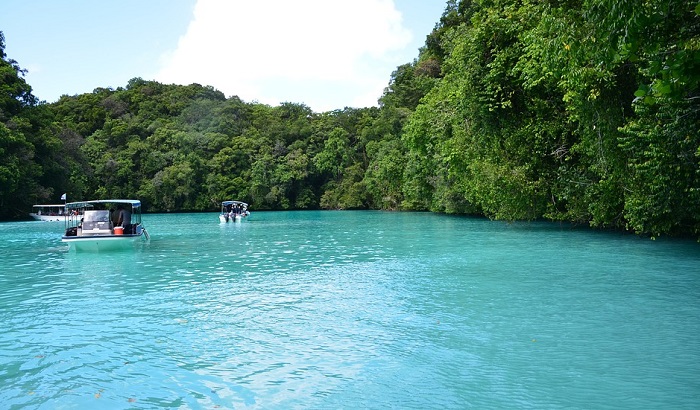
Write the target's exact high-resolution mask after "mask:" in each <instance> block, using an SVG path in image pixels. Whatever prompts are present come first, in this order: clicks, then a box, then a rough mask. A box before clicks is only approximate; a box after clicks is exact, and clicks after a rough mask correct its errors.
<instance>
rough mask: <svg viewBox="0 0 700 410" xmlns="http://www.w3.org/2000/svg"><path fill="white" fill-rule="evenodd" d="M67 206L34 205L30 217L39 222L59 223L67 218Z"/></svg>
mask: <svg viewBox="0 0 700 410" xmlns="http://www.w3.org/2000/svg"><path fill="white" fill-rule="evenodd" d="M65 210H66V205H65V204H52V205H34V206H33V207H32V212H30V213H29V216H31V217H32V218H34V219H35V220H37V221H45V222H59V221H63V220H64V219H65V218H64V216H65Z"/></svg>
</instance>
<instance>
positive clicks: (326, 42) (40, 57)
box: [0, 0, 447, 112]
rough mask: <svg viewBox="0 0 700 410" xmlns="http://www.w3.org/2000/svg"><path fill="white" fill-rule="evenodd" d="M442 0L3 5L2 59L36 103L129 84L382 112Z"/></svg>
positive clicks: (68, 0) (24, 0)
mask: <svg viewBox="0 0 700 410" xmlns="http://www.w3.org/2000/svg"><path fill="white" fill-rule="evenodd" d="M446 4H447V2H446V0H292V1H290V0H255V1H251V0H120V1H94V0H62V1H56V0H3V5H2V12H1V13H0V31H2V32H3V33H4V35H5V45H6V48H5V52H6V54H7V57H8V58H11V59H14V60H16V61H17V62H18V63H19V65H20V66H21V67H22V68H24V69H26V70H28V73H27V75H26V76H25V79H26V80H27V82H28V83H29V84H30V85H31V86H32V87H33V89H34V95H35V96H37V97H38V98H39V99H41V100H44V101H48V102H53V101H56V100H57V99H58V98H59V97H60V96H61V95H64V94H67V95H75V94H82V93H89V92H92V90H93V89H95V88H97V87H112V88H117V87H125V86H126V84H127V82H128V81H129V80H130V79H131V78H134V77H141V78H143V79H145V80H156V81H159V82H163V83H166V84H171V83H174V84H190V83H199V84H202V85H211V86H213V87H214V88H216V89H218V90H220V91H222V92H223V93H224V94H226V96H227V97H231V96H233V95H237V96H239V97H240V98H241V99H243V100H244V101H246V102H253V101H257V102H261V103H264V104H270V105H277V104H279V103H281V102H294V103H303V104H306V105H308V106H310V107H311V108H312V109H313V110H314V111H317V112H321V111H328V110H333V109H342V108H344V107H366V106H373V105H376V104H377V99H378V98H379V97H380V96H381V94H382V90H383V88H384V87H386V85H387V84H388V82H389V80H390V76H391V72H392V71H394V69H396V67H397V66H399V65H401V64H404V63H408V62H411V61H413V59H414V58H416V57H417V56H418V49H419V48H420V47H422V46H423V45H424V43H425V37H426V35H427V34H429V33H430V31H431V30H432V29H433V27H434V26H435V24H436V23H437V22H438V20H439V19H440V16H441V15H442V13H443V11H444V9H445V7H446Z"/></svg>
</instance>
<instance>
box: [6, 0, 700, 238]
mask: <svg viewBox="0 0 700 410" xmlns="http://www.w3.org/2000/svg"><path fill="white" fill-rule="evenodd" d="M4 49H5V43H4V37H3V36H2V33H1V32H0V219H12V218H18V217H21V216H23V215H25V214H26V213H27V212H28V209H29V207H30V206H31V205H32V204H34V203H41V202H55V200H56V199H57V198H58V197H59V196H60V195H61V194H62V193H64V192H66V193H68V196H69V198H74V199H76V200H78V199H94V198H102V197H137V198H139V199H141V200H142V202H143V204H144V208H145V209H146V210H147V211H150V212H169V211H173V212H177V211H214V210H216V209H218V204H219V203H220V202H221V201H222V200H227V199H240V200H244V201H246V202H248V203H250V204H251V207H252V208H253V209H259V210H260V209H269V210H275V209H320V208H324V209H387V210H420V211H433V212H445V213H455V214H475V215H485V216H487V217H490V218H494V219H503V220H532V219H549V220H558V221H571V222H575V223H584V224H590V225H591V226H593V227H601V228H614V229H624V230H629V231H632V232H635V233H638V234H643V235H650V236H652V237H656V236H660V235H693V236H696V237H698V236H700V133H699V132H698V125H699V124H700V92H699V90H698V85H699V84H700V4H698V3H696V4H690V3H688V2H687V1H681V0H670V1H667V2H664V3H663V4H661V3H658V2H644V1H642V2H640V1H632V0H623V1H610V0H579V1H566V0H562V1H559V0H550V1H544V2H542V1H527V0H521V1H515V0H471V1H470V0H461V1H457V0H453V1H449V2H448V3H447V7H446V9H445V12H444V14H443V16H442V17H441V19H440V21H439V22H437V24H436V25H435V28H434V30H433V31H432V33H430V35H428V36H427V38H426V42H425V45H424V47H423V48H421V50H420V51H419V53H418V56H417V57H416V59H415V60H414V61H412V62H409V63H406V64H403V65H401V66H399V67H397V68H396V70H395V71H394V72H393V73H392V74H391V76H390V78H389V80H388V84H387V87H386V88H385V90H384V93H383V95H381V96H378V102H379V106H378V107H368V108H344V109H338V110H334V111H329V112H324V113H316V112H313V111H312V110H311V109H310V108H309V107H307V106H305V105H303V104H297V103H293V102H286V103H282V104H280V105H279V106H274V107H272V106H268V105H264V104H258V103H247V102H244V101H242V100H241V99H240V98H238V97H236V96H232V97H228V98H227V97H226V96H225V95H224V94H223V93H221V92H220V91H218V90H216V89H214V88H213V87H211V86H202V85H199V84H190V85H187V86H181V85H166V84H161V83H158V82H155V81H147V80H143V79H141V78H134V79H132V80H130V81H129V82H128V84H126V86H125V87H123V88H121V87H120V88H117V89H111V88H98V89H95V90H94V91H93V92H92V93H86V94H81V95H73V96H63V97H61V99H60V100H58V101H57V102H55V103H51V104H47V103H44V102H39V101H37V99H36V98H35V97H34V96H33V95H32V88H31V86H30V85H29V84H27V83H26V81H25V80H24V73H25V71H24V70H22V69H21V67H20V66H19V63H18V62H16V61H14V60H11V59H9V58H8V57H7V56H6V55H5V53H4Z"/></svg>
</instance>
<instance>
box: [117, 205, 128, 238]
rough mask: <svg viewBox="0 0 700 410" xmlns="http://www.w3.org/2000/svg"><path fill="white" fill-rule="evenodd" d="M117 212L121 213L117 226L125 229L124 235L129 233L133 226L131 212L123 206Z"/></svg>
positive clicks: (118, 207)
mask: <svg viewBox="0 0 700 410" xmlns="http://www.w3.org/2000/svg"><path fill="white" fill-rule="evenodd" d="M117 212H118V213H119V219H118V220H117V224H116V225H115V226H121V227H123V228H124V233H129V229H130V225H131V212H129V210H128V209H124V207H123V206H122V205H119V206H117Z"/></svg>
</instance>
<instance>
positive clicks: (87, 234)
mask: <svg viewBox="0 0 700 410" xmlns="http://www.w3.org/2000/svg"><path fill="white" fill-rule="evenodd" d="M122 211H123V212H124V213H122ZM66 214H67V215H66V218H65V220H66V232H65V234H64V235H63V237H62V238H61V240H62V241H63V242H64V243H67V244H68V245H69V246H70V249H75V250H81V251H106V250H114V249H125V248H129V247H131V246H133V245H134V243H136V242H138V241H140V240H142V239H143V238H146V239H150V238H149V235H148V232H146V229H145V228H144V227H143V224H142V223H141V201H139V200H134V199H101V200H95V201H83V202H70V203H67V204H66ZM120 215H121V216H120Z"/></svg>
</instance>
